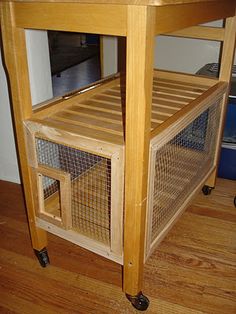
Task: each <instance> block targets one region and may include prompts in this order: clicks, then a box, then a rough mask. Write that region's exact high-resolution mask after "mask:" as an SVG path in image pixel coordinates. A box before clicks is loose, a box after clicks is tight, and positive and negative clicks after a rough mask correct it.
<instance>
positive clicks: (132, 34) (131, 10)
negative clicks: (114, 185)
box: [123, 6, 155, 295]
mask: <svg viewBox="0 0 236 314" xmlns="http://www.w3.org/2000/svg"><path fill="white" fill-rule="evenodd" d="M137 25H138V26H137ZM127 27H128V32H127V68H126V73H127V74H126V131H125V132H126V135H125V136H126V140H125V144H126V148H125V154H126V158H125V221H124V285H123V289H124V291H125V292H126V293H128V294H130V295H136V294H137V293H138V292H139V291H140V290H141V289H142V273H143V259H144V236H145V215H146V200H147V175H148V152H149V149H148V148H149V141H150V130H151V125H150V117H151V101H152V98H151V94H152V68H153V49H154V28H155V10H154V9H153V8H145V7H131V6H130V7H128V26H127ZM137 27H138V29H139V30H140V31H137ZM134 72H135V75H133V73H134Z"/></svg>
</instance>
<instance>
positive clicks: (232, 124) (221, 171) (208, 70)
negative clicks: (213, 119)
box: [197, 63, 236, 180]
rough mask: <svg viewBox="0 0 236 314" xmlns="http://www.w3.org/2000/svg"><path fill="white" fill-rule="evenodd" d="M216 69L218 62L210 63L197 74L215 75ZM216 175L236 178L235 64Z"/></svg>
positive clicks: (216, 73) (217, 69) (231, 178)
mask: <svg viewBox="0 0 236 314" xmlns="http://www.w3.org/2000/svg"><path fill="white" fill-rule="evenodd" d="M218 71H219V67H218V64H217V63H210V64H206V65H205V66H204V67H203V68H201V69H200V70H199V71H198V72H197V74H200V75H209V76H217V75H218ZM218 176H219V177H221V178H225V179H230V180H236V65H234V67H233V74H232V83H231V88H230V96H229V103H228V108H227V114H226V121H225V128H224V134H223V141H222V147H221V154H220V162H219V168H218Z"/></svg>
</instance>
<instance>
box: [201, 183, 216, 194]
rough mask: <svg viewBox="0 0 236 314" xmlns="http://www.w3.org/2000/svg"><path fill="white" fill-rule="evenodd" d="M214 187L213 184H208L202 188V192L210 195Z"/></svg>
mask: <svg viewBox="0 0 236 314" xmlns="http://www.w3.org/2000/svg"><path fill="white" fill-rule="evenodd" d="M213 189H214V188H213V187H211V186H208V185H204V186H203V188H202V193H203V194H204V195H210V194H211V191H212V190H213Z"/></svg>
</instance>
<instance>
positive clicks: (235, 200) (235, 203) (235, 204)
mask: <svg viewBox="0 0 236 314" xmlns="http://www.w3.org/2000/svg"><path fill="white" fill-rule="evenodd" d="M234 206H235V207H236V196H235V198H234Z"/></svg>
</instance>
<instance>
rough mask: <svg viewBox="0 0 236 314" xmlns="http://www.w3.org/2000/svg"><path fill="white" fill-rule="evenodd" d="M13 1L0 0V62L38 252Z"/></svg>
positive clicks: (25, 84) (26, 97) (24, 79)
mask: <svg viewBox="0 0 236 314" xmlns="http://www.w3.org/2000/svg"><path fill="white" fill-rule="evenodd" d="M13 5H14V4H13V3H9V2H5V3H1V10H0V12H1V30H2V37H3V43H4V47H3V48H4V61H5V64H6V67H7V72H8V73H7V74H8V76H9V78H10V81H11V86H10V88H11V96H12V97H11V100H12V105H13V113H14V120H15V131H16V135H17V144H18V145H17V148H18V153H19V159H20V160H19V161H20V168H21V179H22V181H23V185H24V192H25V200H26V207H27V212H28V220H29V228H30V234H31V240H32V244H33V248H34V249H36V250H38V251H40V250H42V249H43V248H44V247H45V246H46V245H47V236H46V232H45V231H43V230H42V229H39V228H37V227H36V225H35V214H34V212H35V211H34V200H33V196H32V189H33V187H32V180H31V173H30V168H29V166H28V163H27V159H26V156H27V154H26V150H27V147H26V144H25V139H24V128H23V121H24V120H25V119H28V118H30V117H31V115H32V103H31V95H30V84H29V75H28V64H27V52H26V45H25V32H24V30H23V29H19V28H16V27H15V26H14V25H15V22H14V10H13V9H14V7H13Z"/></svg>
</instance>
